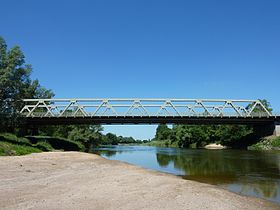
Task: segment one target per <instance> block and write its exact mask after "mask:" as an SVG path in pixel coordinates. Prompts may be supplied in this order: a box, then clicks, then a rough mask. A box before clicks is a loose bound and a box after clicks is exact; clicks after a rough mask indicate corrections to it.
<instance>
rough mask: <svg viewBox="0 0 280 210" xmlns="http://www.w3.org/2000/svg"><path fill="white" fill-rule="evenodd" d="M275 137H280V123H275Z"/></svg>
mask: <svg viewBox="0 0 280 210" xmlns="http://www.w3.org/2000/svg"><path fill="white" fill-rule="evenodd" d="M274 126H275V128H274V132H273V135H274V136H280V122H275V125H274Z"/></svg>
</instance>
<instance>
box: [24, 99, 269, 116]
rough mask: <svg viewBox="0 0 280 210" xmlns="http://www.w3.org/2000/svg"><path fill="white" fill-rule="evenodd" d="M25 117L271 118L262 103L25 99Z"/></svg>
mask: <svg viewBox="0 0 280 210" xmlns="http://www.w3.org/2000/svg"><path fill="white" fill-rule="evenodd" d="M23 102H24V103H25V105H24V107H23V108H22V109H21V111H20V114H21V115H22V116H24V117H26V118H98V117H103V118H104V117H111V118H112V117H122V118H126V117H128V118H131V117H138V118H139V117H210V118H211V117H214V118H216V117H238V118H257V117H262V118H263V117H272V114H271V112H270V111H269V110H268V109H266V107H265V106H264V105H263V104H262V103H261V101H259V100H226V99H136V98H135V99H131V98H127V99H116V98H113V99H24V100H23Z"/></svg>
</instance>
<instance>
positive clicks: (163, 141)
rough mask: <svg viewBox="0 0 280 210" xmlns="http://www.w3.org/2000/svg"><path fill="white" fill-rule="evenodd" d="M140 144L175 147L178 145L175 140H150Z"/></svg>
mask: <svg viewBox="0 0 280 210" xmlns="http://www.w3.org/2000/svg"><path fill="white" fill-rule="evenodd" d="M142 145H146V146H153V147H175V148H177V147H178V145H177V143H176V142H174V143H172V142H171V141H170V140H162V141H150V142H147V143H143V144H142Z"/></svg>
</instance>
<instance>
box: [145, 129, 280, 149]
mask: <svg viewBox="0 0 280 210" xmlns="http://www.w3.org/2000/svg"><path fill="white" fill-rule="evenodd" d="M261 139H262V136H260V135H258V133H257V132H254V128H253V127H252V126H246V125H173V126H172V127H168V126H167V125H164V124H163V125H159V126H158V127H157V130H156V136H155V138H154V139H153V140H152V141H151V142H148V143H146V145H150V146H160V147H180V148H204V146H206V145H207V144H210V143H216V144H221V145H224V146H227V147H228V148H237V149H247V148H248V147H249V146H251V147H250V149H261V148H271V149H277V148H278V147H279V140H278V139H279V138H264V139H263V140H261ZM258 142H259V143H258ZM263 145H270V146H266V147H265V146H263Z"/></svg>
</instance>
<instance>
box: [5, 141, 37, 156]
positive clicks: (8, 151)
mask: <svg viewBox="0 0 280 210" xmlns="http://www.w3.org/2000/svg"><path fill="white" fill-rule="evenodd" d="M36 152H42V150H40V149H38V148H35V147H31V146H23V145H17V144H12V143H9V142H2V141H1V142H0V155H1V156H7V155H8V156H9V155H27V154H30V153H36Z"/></svg>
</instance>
